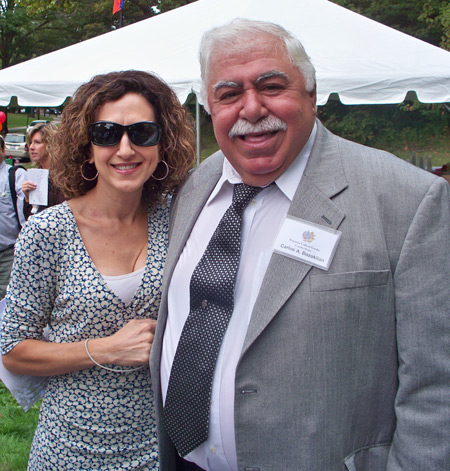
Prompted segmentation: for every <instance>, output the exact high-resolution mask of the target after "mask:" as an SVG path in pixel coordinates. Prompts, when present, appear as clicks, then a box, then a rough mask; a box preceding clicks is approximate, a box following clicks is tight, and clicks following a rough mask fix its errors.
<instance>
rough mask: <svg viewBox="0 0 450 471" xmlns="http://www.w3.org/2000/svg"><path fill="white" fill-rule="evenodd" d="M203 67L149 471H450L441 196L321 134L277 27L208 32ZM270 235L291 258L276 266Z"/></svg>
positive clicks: (290, 49) (307, 79) (165, 307)
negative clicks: (197, 139)
mask: <svg viewBox="0 0 450 471" xmlns="http://www.w3.org/2000/svg"><path fill="white" fill-rule="evenodd" d="M200 59H201V61H200V62H201V69H202V85H203V91H204V92H205V93H204V96H205V97H206V96H207V101H204V103H207V104H208V108H209V111H210V113H211V117H212V122H213V126H214V132H215V135H216V138H217V141H218V144H219V146H220V149H221V150H220V151H219V152H218V153H216V154H215V155H213V156H211V157H210V158H208V159H207V160H206V161H205V163H203V164H202V165H201V166H200V167H199V168H198V169H196V171H195V172H193V173H192V174H191V175H190V177H189V179H188V180H187V182H186V183H185V184H184V186H183V187H182V188H181V189H180V191H179V193H178V194H177V198H176V201H175V203H174V205H173V208H172V212H171V218H172V215H173V218H172V219H171V239H170V244H169V247H170V249H169V252H168V256H167V263H166V267H165V272H164V273H165V278H164V286H165V288H164V291H163V296H162V300H161V308H160V313H159V318H158V327H157V330H156V334H155V339H154V343H153V348H152V358H151V364H152V371H153V372H154V375H153V378H154V387H155V391H157V398H156V401H157V411H158V417H159V419H160V420H159V424H160V429H159V432H160V433H159V439H160V443H159V446H160V467H161V469H162V470H163V471H166V470H167V471H169V470H170V471H172V470H174V469H176V461H177V452H176V451H177V450H178V452H180V453H181V454H182V455H183V457H184V459H183V460H180V461H181V462H180V463H179V469H198V467H200V468H203V469H207V470H211V471H217V470H220V471H228V470H234V471H236V470H252V471H258V470H261V471H262V470H264V471H280V470H283V471H299V470H302V471H303V470H308V471H343V470H344V469H347V470H354V471H356V470H357V471H381V470H384V471H400V470H401V471H422V470H424V469H426V470H427V471H444V470H447V469H448V465H449V463H450V441H449V439H448V437H449V436H450V420H449V419H450V416H449V411H450V394H449V391H450V349H449V348H448V347H449V343H448V332H449V331H450V316H449V299H450V285H449V283H448V280H449V276H450V238H449V234H450V195H449V190H450V187H449V186H448V184H447V183H446V182H445V181H444V180H443V179H442V178H438V177H436V176H434V175H431V174H429V173H428V172H424V171H422V170H420V169H417V168H416V167H413V166H411V165H409V164H408V163H406V162H404V161H402V160H400V159H398V158H396V157H395V156H392V155H390V154H388V153H386V152H381V151H378V150H375V149H370V148H367V147H363V146H361V145H357V144H355V143H352V142H349V141H346V140H343V139H340V138H339V137H337V136H334V135H333V134H331V133H330V132H328V131H327V130H326V129H325V128H324V127H323V126H322V124H321V123H320V122H319V121H318V120H316V91H315V85H316V84H315V73H314V68H313V66H312V64H311V62H310V60H309V58H308V56H307V55H306V53H305V51H304V49H303V47H302V46H301V44H300V43H299V42H298V40H297V39H296V38H295V37H293V36H292V35H290V34H289V33H288V32H287V31H286V30H284V29H283V28H281V27H279V26H278V25H274V24H270V23H260V22H255V21H249V20H237V21H235V22H232V23H231V24H228V25H225V26H223V27H219V28H217V29H214V30H212V31H209V32H207V33H206V34H205V36H204V38H203V41H202V45H201V50H200ZM272 182H275V183H274V184H271V183H272ZM243 184H247V185H249V186H250V187H251V188H247V187H245V186H243ZM255 187H256V189H257V190H259V193H258V194H257V195H256V196H253V199H252V200H250V202H249V204H248V206H247V207H246V208H245V209H243V207H242V206H243V204H244V203H242V200H239V201H238V202H236V203H235V199H236V198H235V195H237V196H238V197H240V196H241V193H242V192H244V193H246V194H250V195H252V194H254V191H255V190H254V188H255ZM232 201H233V204H232V205H231V207H230V208H229V209H227V208H228V207H229V206H230V204H231V203H232ZM239 211H243V221H242V223H241V224H242V227H241V230H240V231H238V233H239V234H240V235H241V242H240V245H239V242H235V240H234V235H235V233H236V230H234V229H233V228H234V227H236V226H235V225H234V223H235V222H236V220H237V218H236V214H237V215H238V216H239ZM222 215H224V218H223V219H221V218H222ZM287 216H289V218H288V219H286V217H287ZM219 221H220V223H219ZM224 221H225V222H224ZM230 221H233V225H232V224H230ZM305 226H306V229H305ZM216 227H217V229H216ZM280 228H283V231H282V232H281V233H280V236H279V237H281V243H280V242H278V241H277V247H279V248H280V249H282V248H283V246H285V247H287V250H289V247H292V249H294V252H296V253H295V255H294V254H292V253H291V252H288V256H286V251H285V252H283V251H281V252H274V247H275V242H276V240H277V234H278V232H279V230H280ZM334 231H339V233H340V239H339V238H338V237H339V233H336V232H334ZM213 232H214V235H213ZM324 240H328V243H327V244H325V243H324V242H323V241H324ZM230 246H231V247H230ZM235 246H237V255H236V257H237V262H236V265H237V267H238V268H237V273H236V274H235V285H232V286H231V288H230V286H229V283H230V279H231V278H229V277H228V276H225V275H226V274H227V273H228V272H229V273H231V272H232V270H231V269H230V270H228V265H227V263H226V260H227V258H230V256H228V255H227V257H223V258H222V254H223V252H224V250H225V249H226V250H228V252H229V253H232V254H233V257H234V256H235V255H234V253H235V250H234V247H235ZM211 247H212V249H211ZM304 247H307V249H308V250H309V252H308V251H307V250H306V249H305V248H304ZM205 249H206V250H205ZM332 249H335V252H334V254H333V252H332ZM297 251H298V252H297ZM303 252H304V253H306V255H304V253H303ZM210 254H212V255H213V256H212V257H211V256H210ZM299 254H300V256H299ZM317 254H318V255H317ZM320 259H323V260H322V261H321V260H320ZM217 260H219V261H220V263H218V264H217V263H216V261H217ZM311 260H313V263H311ZM322 262H323V263H322ZM327 265H329V266H328V267H327ZM225 267H227V269H225ZM225 272H227V273H225ZM191 275H192V277H191ZM218 280H220V282H221V284H218V283H217V281H218ZM231 281H233V280H232V279H231ZM225 288H226V289H228V290H229V291H231V302H230V299H229V298H230V296H227V295H226V294H225V291H226V290H225ZM233 295H234V296H233ZM227 309H229V310H231V314H228V313H227V312H226V311H227ZM223 314H228V317H227V316H225V315H223ZM224 325H225V327H224ZM191 327H194V329H192V328H191ZM223 331H225V333H224V336H223V337H222V336H221V334H222V332H223ZM219 334H220V335H219ZM211 352H213V353H214V354H216V352H218V353H217V356H214V358H213V355H212V354H211ZM211 364H212V368H210V365H211ZM180 365H181V367H180ZM211 369H212V374H211V376H212V378H211V381H210V382H209V384H208V383H207V382H206V381H203V378H206V379H209V378H208V377H207V372H209V371H210V370H211ZM159 371H160V373H161V374H160V378H159V376H158V373H159ZM174 372H175V373H174ZM211 388H212V389H211ZM197 398H200V399H203V402H201V401H197ZM163 404H164V409H163ZM186 411H187V414H186V413H185V412H186ZM201 411H206V413H205V414H203V415H202V414H201V413H200V412H201ZM205 417H206V419H205ZM192 463H195V465H193V464H192Z"/></svg>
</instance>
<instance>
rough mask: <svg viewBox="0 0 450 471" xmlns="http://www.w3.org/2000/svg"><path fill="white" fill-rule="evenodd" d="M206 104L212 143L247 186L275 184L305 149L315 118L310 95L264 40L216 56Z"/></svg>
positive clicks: (279, 51)
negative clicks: (214, 138)
mask: <svg viewBox="0 0 450 471" xmlns="http://www.w3.org/2000/svg"><path fill="white" fill-rule="evenodd" d="M208 104H209V108H210V110H211V116H212V121H213V126H214V133H215V135H216V139H217V142H218V144H219V146H220V148H221V150H222V152H223V153H224V154H225V156H226V157H227V159H228V160H229V161H230V163H231V164H232V165H233V167H234V168H235V169H236V171H237V172H238V173H239V174H240V175H241V177H242V180H243V181H244V182H245V183H247V184H249V185H252V186H264V185H267V184H269V183H271V182H272V181H274V180H276V179H277V178H278V177H279V176H280V175H281V174H282V173H283V172H284V171H285V170H286V169H287V168H288V167H289V165H290V164H291V163H292V162H293V161H294V159H295V158H296V157H297V155H298V154H299V152H300V151H301V150H302V148H303V146H304V145H305V144H306V142H307V140H308V138H309V136H310V134H311V130H312V128H313V126H314V120H315V115H316V108H315V104H316V94H315V90H313V91H312V92H307V91H306V89H305V80H304V78H303V75H302V74H301V73H300V71H299V70H298V69H297V67H296V66H294V65H293V64H292V62H291V61H290V60H289V57H288V54H287V52H286V49H285V46H284V44H282V43H281V42H280V41H279V40H277V39H275V38H273V37H272V36H268V35H260V36H258V37H256V38H253V40H252V41H251V45H249V46H248V48H246V49H242V50H241V51H237V52H233V51H224V52H221V51H219V52H218V53H217V52H216V53H214V55H213V58H212V59H211V63H210V73H209V83H208Z"/></svg>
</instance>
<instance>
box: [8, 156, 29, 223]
mask: <svg viewBox="0 0 450 471" xmlns="http://www.w3.org/2000/svg"><path fill="white" fill-rule="evenodd" d="M18 168H22V169H23V170H25V168H24V167H22V165H14V166H13V167H11V168H10V169H9V172H8V179H9V190H10V192H11V199H12V204H13V206H14V212H15V213H16V218H17V222H18V223H19V228H20V229H22V224H20V219H19V213H18V212H17V193H16V170H17V169H18Z"/></svg>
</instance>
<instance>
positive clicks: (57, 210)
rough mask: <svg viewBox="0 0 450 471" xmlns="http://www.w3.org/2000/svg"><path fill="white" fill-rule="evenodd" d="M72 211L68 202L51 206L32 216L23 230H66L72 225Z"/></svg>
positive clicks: (53, 231) (50, 231)
mask: <svg viewBox="0 0 450 471" xmlns="http://www.w3.org/2000/svg"><path fill="white" fill-rule="evenodd" d="M72 219H73V218H72V213H71V211H70V207H69V205H68V204H67V202H64V203H61V204H58V205H56V206H51V207H50V208H46V209H44V210H43V211H40V212H38V213H36V214H34V215H33V216H30V217H29V218H28V220H27V222H26V224H25V226H24V228H23V229H22V232H23V231H25V232H28V233H30V232H32V233H33V232H47V233H53V234H55V233H58V232H61V231H63V232H65V231H67V230H68V229H69V228H71V227H72V225H73V224H72Z"/></svg>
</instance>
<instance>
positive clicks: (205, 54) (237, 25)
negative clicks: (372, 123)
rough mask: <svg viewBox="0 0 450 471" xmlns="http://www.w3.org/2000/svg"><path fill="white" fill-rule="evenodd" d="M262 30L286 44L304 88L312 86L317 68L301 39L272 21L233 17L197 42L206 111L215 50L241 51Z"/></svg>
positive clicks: (207, 109)
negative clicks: (302, 79) (302, 78)
mask: <svg viewBox="0 0 450 471" xmlns="http://www.w3.org/2000/svg"><path fill="white" fill-rule="evenodd" d="M262 34H264V35H269V36H273V37H274V38H276V39H278V40H279V41H280V42H281V43H282V44H284V45H285V47H286V52H287V54H288V57H289V59H290V60H291V62H292V63H293V64H294V65H295V66H296V67H297V68H298V70H299V71H300V73H301V74H302V75H303V77H304V79H305V88H306V91H307V92H312V91H313V90H314V87H315V86H316V71H315V69H314V66H313V65H312V63H311V59H310V58H309V56H308V55H307V54H306V51H305V49H304V47H303V45H302V43H301V42H300V41H299V40H298V39H297V38H296V37H295V36H294V35H293V34H292V33H290V32H289V31H287V30H286V29H284V28H283V27H282V26H280V25H277V24H275V23H270V22H266V21H256V20H249V19H245V18H236V19H234V20H232V21H231V22H230V23H227V24H225V25H223V26H218V27H216V28H212V29H210V30H209V31H206V32H205V33H204V35H203V38H202V41H201V43H200V52H199V59H200V70H201V78H202V85H201V97H202V101H203V106H204V107H205V109H206V111H208V112H209V106H208V81H209V72H210V65H211V59H212V58H214V54H215V52H216V51H218V50H219V51H230V52H236V53H240V52H244V51H246V50H248V49H250V48H251V47H252V43H253V41H254V39H255V36H256V35H262Z"/></svg>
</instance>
